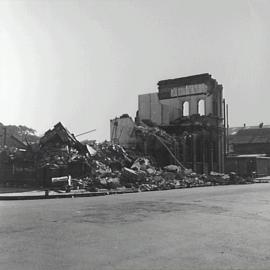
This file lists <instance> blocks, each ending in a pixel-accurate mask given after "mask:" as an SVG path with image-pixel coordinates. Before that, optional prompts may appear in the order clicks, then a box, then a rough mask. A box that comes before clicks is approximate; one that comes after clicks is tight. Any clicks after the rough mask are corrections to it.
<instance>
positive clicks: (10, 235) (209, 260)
mask: <svg viewBox="0 0 270 270" xmlns="http://www.w3.org/2000/svg"><path fill="white" fill-rule="evenodd" d="M0 243H1V244H0V269H1V270H6V269H13V270H17V269H20V270H29V269H30V270H31V269H35V270H36V269H38V270H40V269H42V270H43V269H44V270H45V269H46V270H47V269H57V270H58V269H65V270H74V269H79V270H86V269H87V270H89V269H90V270H91V269H105V270H115V269H119V270H120V269H121V270H127V269H133V270H143V269H145V270H151V269H160V270H161V269H162V270H163V269H171V270H175V269H215V270H216V269H256V270H257V269H267V270H268V269H270V185H269V184H253V185H241V186H216V187H204V188H194V189H180V190H168V191H157V192H145V193H132V194H120V195H119V194H116V195H112V196H104V197H92V198H74V199H70V198H68V199H62V200H31V201H29V200H25V201H0Z"/></svg>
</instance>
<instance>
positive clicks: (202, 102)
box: [198, 99, 205, 115]
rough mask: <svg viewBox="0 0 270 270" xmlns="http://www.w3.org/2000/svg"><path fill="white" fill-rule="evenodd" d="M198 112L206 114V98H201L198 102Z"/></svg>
mask: <svg viewBox="0 0 270 270" xmlns="http://www.w3.org/2000/svg"><path fill="white" fill-rule="evenodd" d="M198 114H199V115H205V100H203V99H200V100H199V102H198Z"/></svg>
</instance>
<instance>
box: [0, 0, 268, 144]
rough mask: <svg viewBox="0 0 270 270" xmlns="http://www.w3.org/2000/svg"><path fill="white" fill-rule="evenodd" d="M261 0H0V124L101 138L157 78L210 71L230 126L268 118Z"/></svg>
mask: <svg viewBox="0 0 270 270" xmlns="http://www.w3.org/2000/svg"><path fill="white" fill-rule="evenodd" d="M269 10H270V1H268V0H226V1H225V0H222V1H221V0H203V1H200V0H196V1H195V0H177V1H173V0H166V1H163V0H135V1H128V0H126V1H123V0H110V1H109V0H106V1H105V0H89V1H87V0H61V1H60V0H42V1H40V0H34V1H31V0H20V1H16V0H0V100H1V105H0V122H2V123H4V124H6V125H7V124H16V125H26V126H29V127H31V128H34V129H35V130H37V133H38V134H42V133H44V132H45V131H46V130H47V129H49V128H52V127H53V126H54V125H55V124H56V123H57V122H59V121H61V122H62V123H63V124H64V126H66V127H67V128H68V129H69V130H70V131H71V132H72V133H74V134H79V133H82V132H85V131H88V130H92V129H96V131H95V132H92V133H90V134H87V135H85V136H84V137H82V139H97V140H99V141H102V140H104V139H109V134H110V131H109V130H110V119H113V118H115V117H116V116H120V115H122V114H124V113H128V114H129V115H130V116H132V117H134V116H135V114H136V110H137V108H138V95H139V94H143V93H149V92H156V91H157V82H158V81H159V80H165V79H171V78H177V77H183V76H189V75H195V74H200V73H210V74H212V76H213V77H214V78H215V79H216V80H217V81H218V82H219V83H220V84H222V85H223V88H224V96H225V98H226V101H227V103H228V104H229V121H230V123H229V124H230V126H242V125H243V124H244V123H246V124H247V125H258V124H259V123H261V122H263V123H265V124H270V106H269V100H270V89H269V86H270V76H269V71H270V49H269V48H270V31H269V29H270V16H268V15H269V14H268V13H269Z"/></svg>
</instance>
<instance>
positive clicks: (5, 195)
mask: <svg viewBox="0 0 270 270" xmlns="http://www.w3.org/2000/svg"><path fill="white" fill-rule="evenodd" d="M134 192H138V190H137V189H116V190H102V189H100V190H99V191H96V192H89V191H85V190H72V191H70V192H68V193H66V192H65V191H52V190H49V191H47V190H28V191H27V190H26V191H23V190H22V191H14V192H12V190H11V189H9V190H8V191H7V190H5V189H2V188H1V187H0V200H39V199H60V198H75V197H94V196H105V195H112V194H123V193H134Z"/></svg>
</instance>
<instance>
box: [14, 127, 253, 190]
mask: <svg viewBox="0 0 270 270" xmlns="http://www.w3.org/2000/svg"><path fill="white" fill-rule="evenodd" d="M136 129H137V130H139V132H140V133H142V134H144V135H145V136H152V135H153V136H156V137H157V138H158V139H159V140H160V141H161V142H162V143H164V145H166V147H168V151H170V145H173V143H174V138H173V137H172V136H170V135H168V134H167V133H166V132H165V131H162V130H160V129H159V128H156V127H143V126H137V127H136ZM20 153H21V152H20ZM22 153H23V157H22V158H21V159H20V160H22V159H23V160H24V163H23V166H24V167H23V169H21V168H20V166H21V164H22V161H20V162H19V161H17V160H18V159H14V157H13V155H14V154H13V155H11V154H10V155H9V156H10V159H11V158H12V160H14V162H13V165H14V164H15V165H16V166H15V167H14V168H15V169H16V170H17V171H18V179H19V178H20V171H27V170H29V168H31V173H32V174H31V175H32V177H34V175H36V177H37V183H39V185H41V186H44V187H45V186H46V187H53V186H54V185H55V186H57V188H63V187H65V188H67V186H68V188H67V190H70V189H85V190H88V191H98V190H102V189H105V190H114V189H124V190H125V189H136V190H140V191H152V190H167V189H176V188H190V187H198V186H209V185H225V184H244V183H250V182H252V180H251V179H243V178H240V177H239V176H237V175H236V174H234V173H232V174H230V175H226V174H219V173H210V174H209V175H199V174H196V173H194V172H192V170H190V169H186V168H185V167H184V166H183V165H182V164H181V163H180V162H179V161H178V160H177V159H176V157H174V158H173V160H174V164H171V165H167V166H165V167H160V166H159V163H158V162H157V161H156V160H155V158H154V157H153V156H149V155H148V156H146V155H144V154H143V153H141V152H139V151H138V149H124V148H123V147H122V146H120V145H117V144H113V143H111V142H107V141H105V142H103V143H92V144H82V143H80V142H79V141H78V140H77V139H76V137H75V136H74V135H73V134H71V133H70V132H69V131H68V130H67V129H66V128H64V127H63V125H62V124H61V123H58V124H57V125H55V126H54V128H53V129H52V130H48V131H47V132H46V133H45V135H44V136H43V137H42V138H41V139H40V142H39V144H37V145H35V146H32V147H31V150H24V152H22ZM28 154H31V155H30V157H31V158H29V157H28ZM171 154H172V155H173V153H171ZM26 157H28V158H27V159H26ZM15 161H16V163H15ZM26 161H27V162H26ZM175 164H176V165H175ZM21 167H22V166H21ZM16 170H15V171H16ZM16 177H17V176H16ZM27 177H28V176H27ZM66 179H69V180H68V181H67V180H66Z"/></svg>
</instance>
